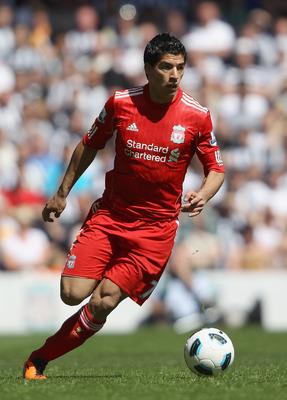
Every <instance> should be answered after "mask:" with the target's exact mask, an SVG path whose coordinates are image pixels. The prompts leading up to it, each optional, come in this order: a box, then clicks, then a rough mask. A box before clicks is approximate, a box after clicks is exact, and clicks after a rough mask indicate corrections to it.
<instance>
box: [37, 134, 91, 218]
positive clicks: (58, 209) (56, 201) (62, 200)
mask: <svg viewBox="0 0 287 400" xmlns="http://www.w3.org/2000/svg"><path fill="white" fill-rule="evenodd" d="M96 154H97V150H96V149H94V148H91V147H88V146H86V145H85V144H84V142H83V141H82V140H81V141H80V143H79V144H78V145H77V147H76V148H75V150H74V152H73V154H72V157H71V160H70V163H69V165H68V168H67V170H66V172H65V175H64V178H63V180H62V183H61V185H60V187H59V189H58V191H57V192H56V193H55V195H54V196H53V197H51V199H50V200H48V202H47V204H46V205H45V207H44V209H43V211H42V217H43V220H44V221H45V222H53V221H54V219H53V218H52V217H51V214H54V215H55V217H56V218H59V216H60V215H61V213H62V212H63V211H64V209H65V207H66V198H67V196H68V194H69V193H70V190H71V189H72V187H73V186H74V184H75V183H76V182H77V180H78V179H79V178H80V176H81V175H82V174H83V173H84V172H85V171H86V169H87V168H88V167H89V165H90V164H91V163H92V161H93V160H94V158H95V157H96Z"/></svg>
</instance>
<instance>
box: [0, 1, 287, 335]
mask: <svg viewBox="0 0 287 400" xmlns="http://www.w3.org/2000/svg"><path fill="white" fill-rule="evenodd" d="M70 3H71V2H68V1H42V2H40V1H1V2H0V286H1V290H0V293H1V301H2V303H5V302H10V311H9V312H8V311H7V315H5V318H4V322H3V326H5V329H4V330H2V332H3V333H7V332H25V331H27V330H31V329H34V330H45V329H50V328H51V329H52V328H54V326H55V325H57V324H58V323H60V322H61V320H62V317H63V314H65V313H68V315H69V314H70V312H71V311H70V309H69V308H67V307H65V306H63V305H61V304H60V302H59V295H58V281H59V275H60V271H61V268H62V265H63V262H64V261H65V258H66V254H67V251H68V249H69V247H70V244H71V242H72V240H73V238H74V236H75V233H76V232H77V230H78V228H79V225H80V223H81V221H82V220H83V218H84V216H85V214H86V212H87V209H88V207H89V205H90V203H91V202H92V200H93V199H94V198H96V197H99V196H100V195H101V193H102V190H103V184H104V171H106V170H107V169H108V168H110V167H111V163H112V154H113V143H110V144H109V145H108V147H107V148H106V149H105V150H104V151H102V152H101V153H100V154H99V157H97V159H96V161H95V163H94V164H93V165H92V166H91V167H90V168H89V170H88V171H87V173H86V174H85V175H84V176H83V177H82V178H81V179H80V180H79V182H78V183H77V184H76V186H75V188H74V189H73V191H72V193H71V195H70V197H69V200H68V206H67V209H66V210H65V212H64V213H63V215H62V217H61V219H60V220H57V221H56V222H55V223H54V224H43V223H42V221H41V218H40V215H41V210H42V207H43V204H44V203H45V201H46V199H47V198H48V197H49V196H50V195H51V194H53V192H54V191H55V190H56V189H57V186H58V182H59V179H60V177H61V175H62V173H63V171H64V170H65V167H66V165H67V162H68V160H69V157H70V155H71V152H72V151H73V149H74V147H75V145H76V143H77V142H78V141H79V140H80V138H81V137H82V136H83V135H84V133H85V132H86V131H87V130H88V129H89V127H90V125H91V124H92V122H93V120H94V118H95V117H96V116H97V115H98V112H99V111H100V110H101V108H102V106H103V104H104V103H105V101H106V100H107V99H108V97H109V96H110V95H111V94H112V93H113V91H114V90H115V89H118V88H127V87H131V86H134V85H141V84H144V83H145V82H146V80H145V76H144V73H143V64H142V52H143V49H144V47H145V44H146V43H147V41H148V40H149V39H150V38H151V37H153V36H154V35H155V34H156V33H158V32H160V31H163V30H171V31H173V32H174V34H175V35H176V36H178V37H179V38H180V39H181V40H182V41H183V42H184V44H185V45H186V47H187V50H188V63H187V67H186V73H185V76H184V79H183V82H182V88H183V89H184V90H185V91H186V92H188V93H189V94H191V95H192V96H193V97H194V98H195V99H196V100H198V101H199V102H200V103H202V104H203V105H205V106H206V107H208V108H209V109H210V111H211V115H212V120H213V123H214V128H215V129H214V131H215V134H216V137H217V141H218V143H219V146H220V148H221V149H222V156H223V159H224V163H225V166H226V170H227V175H226V181H225V183H224V186H223V188H222V189H221V190H220V192H219V193H218V194H217V196H216V197H215V198H214V199H213V200H212V202H211V203H210V205H208V206H207V207H206V209H205V211H204V213H203V214H202V215H201V216H200V217H198V218H195V219H193V220H188V218H184V217H181V226H180V230H179V234H178V238H177V241H176V245H175V251H174V256H173V257H172V259H171V262H170V265H169V268H168V271H167V274H166V276H165V279H164V280H163V282H162V283H161V285H160V287H159V288H158V289H157V290H156V291H155V293H154V294H153V295H152V297H151V301H150V305H149V306H148V307H147V308H146V309H145V310H144V311H142V316H141V318H142V319H145V321H146V322H147V321H149V322H159V321H160V322H162V321H165V322H167V323H169V322H170V323H173V322H174V321H177V320H178V319H180V318H184V317H189V316H192V317H194V316H198V314H200V311H202V310H199V308H198V298H199V299H200V301H201V302H203V303H204V304H205V305H206V307H211V308H215V309H216V310H217V312H219V317H220V318H223V319H224V321H225V322H227V323H230V324H246V323H250V322H254V321H256V322H260V323H262V324H263V326H265V327H266V328H267V329H271V330H272V329H273V330H282V329H284V330H286V329H287V322H286V321H285V318H284V316H283V315H282V312H281V310H284V309H285V306H284V305H286V304H285V303H286V299H285V296H284V284H285V282H286V280H287V278H286V268H287V257H286V256H287V231H286V227H287V157H286V147H287V132H286V126H287V124H286V122H287V5H286V1H283V0H282V1H278V0H277V1H275V0H274V1H272V2H268V1H259V0H258V1H256V0H254V1H240V0H233V1H217V2H209V3H212V5H213V6H211V8H210V7H209V9H208V8H205V11H202V10H201V14H200V15H199V13H198V6H199V4H200V2H199V1H188V0H174V1H160V0H159V1H156V0H145V1H144V0H142V1H129V2H128V1H116V0H115V1H93V2H92V1H91V2H83V1H75V2H73V6H71V4H70ZM217 13H218V14H217ZM191 167H192V168H191V169H190V171H189V173H188V176H187V179H186V183H185V187H187V186H191V187H194V188H198V187H199V185H200V183H201V179H202V175H201V174H202V171H201V169H200V166H199V165H198V163H196V162H193V164H192V166H191ZM281 289H282V290H281ZM27 304H29V305H30V306H29V307H27ZM278 304H279V305H280V306H279V307H278ZM127 307H133V306H127ZM43 309H45V310H46V312H45V313H43V312H41V310H43ZM11 310H12V311H13V315H15V314H16V315H21V316H23V318H22V320H21V321H18V322H17V324H16V325H15V321H14V322H13V321H12V320H11V314H12V313H11ZM24 310H25V312H24ZM129 310H131V309H129ZM132 310H133V311H130V318H129V320H130V325H129V327H128V326H127V327H126V329H133V328H134V327H136V326H137V324H138V323H139V317H138V315H139V312H138V309H137V310H134V309H133V308H132ZM217 315H218V314H217ZM200 316H201V314H200ZM120 320H122V317H121V316H120V317H119V321H120ZM192 320H193V321H195V320H194V319H192ZM119 321H115V324H114V328H115V329H120V328H119V326H120V325H121V324H120V323H119ZM140 322H141V321H140ZM13 323H14V325H13ZM122 325H124V324H122ZM111 327H113V324H112V323H111ZM111 329H112V328H111ZM122 329H123V330H124V329H125V327H124V326H123V327H122Z"/></svg>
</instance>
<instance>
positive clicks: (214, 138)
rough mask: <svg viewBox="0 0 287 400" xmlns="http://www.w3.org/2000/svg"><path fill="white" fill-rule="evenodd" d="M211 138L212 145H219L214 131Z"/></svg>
mask: <svg viewBox="0 0 287 400" xmlns="http://www.w3.org/2000/svg"><path fill="white" fill-rule="evenodd" d="M210 136H211V140H210V141H209V143H210V145H211V146H217V141H216V137H215V134H214V132H213V131H211V132H210Z"/></svg>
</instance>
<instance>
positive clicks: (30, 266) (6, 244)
mask: <svg viewBox="0 0 287 400" xmlns="http://www.w3.org/2000/svg"><path fill="white" fill-rule="evenodd" d="M12 216H13V217H14V219H15V221H16V222H17V226H15V227H14V228H15V229H14V230H13V231H12V232H11V233H10V234H7V231H6V235H5V237H4V238H3V239H2V240H1V241H0V253H1V256H2V264H3V268H4V270H6V271H25V270H36V269H38V268H47V267H48V266H49V265H50V256H51V254H50V243H49V239H48V237H47V235H46V234H45V233H44V232H43V231H42V230H40V229H38V228H35V227H33V223H34V222H35V217H36V216H35V213H34V211H33V209H32V208H31V207H27V206H21V207H15V208H14V209H13V214H12ZM15 249H17V251H15Z"/></svg>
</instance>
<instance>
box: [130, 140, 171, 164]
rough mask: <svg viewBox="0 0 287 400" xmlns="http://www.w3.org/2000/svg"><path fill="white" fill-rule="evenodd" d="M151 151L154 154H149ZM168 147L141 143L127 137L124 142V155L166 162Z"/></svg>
mask: <svg viewBox="0 0 287 400" xmlns="http://www.w3.org/2000/svg"><path fill="white" fill-rule="evenodd" d="M151 152H153V153H156V154H151ZM167 153H168V147H163V146H157V145H155V144H154V143H141V142H137V141H135V140H132V139H129V140H127V143H126V148H125V155H126V156H128V157H131V158H137V159H142V160H147V161H156V162H166V155H165V154H167Z"/></svg>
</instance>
